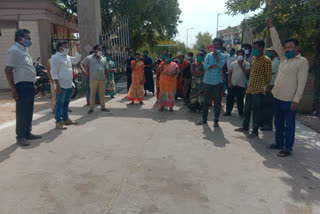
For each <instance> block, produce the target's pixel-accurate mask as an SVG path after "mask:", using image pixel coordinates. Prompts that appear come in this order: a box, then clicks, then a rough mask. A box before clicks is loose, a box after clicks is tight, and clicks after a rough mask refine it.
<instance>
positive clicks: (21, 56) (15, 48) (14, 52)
mask: <svg viewBox="0 0 320 214" xmlns="http://www.w3.org/2000/svg"><path fill="white" fill-rule="evenodd" d="M7 66H9V67H12V68H13V80H14V84H17V83H19V82H33V83H34V82H35V81H36V69H35V68H34V66H33V63H32V58H31V56H30V54H29V52H28V49H27V48H26V47H24V46H22V45H20V44H19V43H15V44H14V45H12V46H11V47H10V48H9V49H8V56H7Z"/></svg>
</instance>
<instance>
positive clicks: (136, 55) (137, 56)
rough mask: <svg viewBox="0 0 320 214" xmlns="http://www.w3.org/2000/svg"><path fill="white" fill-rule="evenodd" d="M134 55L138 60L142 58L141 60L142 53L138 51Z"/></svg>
mask: <svg viewBox="0 0 320 214" xmlns="http://www.w3.org/2000/svg"><path fill="white" fill-rule="evenodd" d="M134 56H135V57H136V60H137V61H140V60H141V55H140V53H136V54H135V55H134Z"/></svg>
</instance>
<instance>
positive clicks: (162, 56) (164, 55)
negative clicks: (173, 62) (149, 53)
mask: <svg viewBox="0 0 320 214" xmlns="http://www.w3.org/2000/svg"><path fill="white" fill-rule="evenodd" d="M166 55H167V52H163V53H162V54H161V60H166V58H167V57H166Z"/></svg>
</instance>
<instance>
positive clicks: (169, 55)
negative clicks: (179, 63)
mask: <svg viewBox="0 0 320 214" xmlns="http://www.w3.org/2000/svg"><path fill="white" fill-rule="evenodd" d="M166 60H167V63H171V62H172V54H171V53H170V52H169V53H167V54H166Z"/></svg>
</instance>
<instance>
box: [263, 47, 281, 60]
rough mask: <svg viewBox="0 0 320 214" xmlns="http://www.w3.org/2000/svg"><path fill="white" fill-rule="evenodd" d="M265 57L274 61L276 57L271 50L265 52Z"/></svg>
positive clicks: (274, 52)
mask: <svg viewBox="0 0 320 214" xmlns="http://www.w3.org/2000/svg"><path fill="white" fill-rule="evenodd" d="M266 55H267V56H268V57H269V58H270V59H274V58H276V57H277V56H278V54H277V52H276V51H275V50H273V49H271V48H270V49H268V50H267V52H266Z"/></svg>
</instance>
